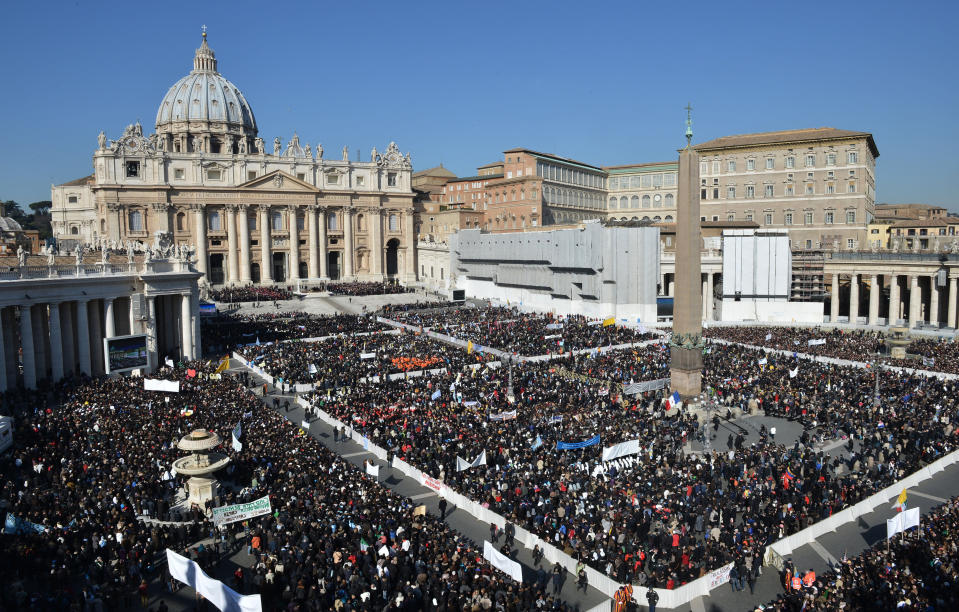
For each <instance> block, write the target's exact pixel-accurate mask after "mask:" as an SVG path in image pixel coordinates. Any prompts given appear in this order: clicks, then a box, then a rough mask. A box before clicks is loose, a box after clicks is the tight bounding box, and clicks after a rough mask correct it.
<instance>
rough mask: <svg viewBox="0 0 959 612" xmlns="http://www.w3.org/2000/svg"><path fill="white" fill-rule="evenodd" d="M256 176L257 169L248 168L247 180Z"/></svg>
mask: <svg viewBox="0 0 959 612" xmlns="http://www.w3.org/2000/svg"><path fill="white" fill-rule="evenodd" d="M255 178H256V170H247V171H246V180H248V181H252V180H253V179H255Z"/></svg>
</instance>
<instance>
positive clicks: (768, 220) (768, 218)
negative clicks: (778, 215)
mask: <svg viewBox="0 0 959 612" xmlns="http://www.w3.org/2000/svg"><path fill="white" fill-rule="evenodd" d="M763 221H764V222H765V223H766V225H772V224H773V214H772V213H766V214H765V215H763Z"/></svg>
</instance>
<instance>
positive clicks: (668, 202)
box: [666, 193, 675, 208]
mask: <svg viewBox="0 0 959 612" xmlns="http://www.w3.org/2000/svg"><path fill="white" fill-rule="evenodd" d="M673 200H674V198H673V194H671V193H667V194H666V208H672V207H673V206H674V205H675V202H674V201H673Z"/></svg>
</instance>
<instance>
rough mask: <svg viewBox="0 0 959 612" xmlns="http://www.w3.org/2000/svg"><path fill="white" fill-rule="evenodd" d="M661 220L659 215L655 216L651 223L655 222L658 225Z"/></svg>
mask: <svg viewBox="0 0 959 612" xmlns="http://www.w3.org/2000/svg"><path fill="white" fill-rule="evenodd" d="M662 220H663V219H662V217H660V216H659V215H656V216H655V217H653V221H655V222H656V223H659V222H660V221H662Z"/></svg>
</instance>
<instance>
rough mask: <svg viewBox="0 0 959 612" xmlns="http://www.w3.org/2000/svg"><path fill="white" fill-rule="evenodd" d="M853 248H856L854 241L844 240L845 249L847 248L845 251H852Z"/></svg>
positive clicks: (850, 239)
mask: <svg viewBox="0 0 959 612" xmlns="http://www.w3.org/2000/svg"><path fill="white" fill-rule="evenodd" d="M855 246H856V243H855V241H854V240H853V239H852V238H846V248H847V249H849V250H852V249H853V248H855Z"/></svg>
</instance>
